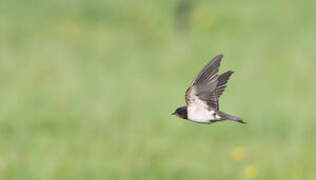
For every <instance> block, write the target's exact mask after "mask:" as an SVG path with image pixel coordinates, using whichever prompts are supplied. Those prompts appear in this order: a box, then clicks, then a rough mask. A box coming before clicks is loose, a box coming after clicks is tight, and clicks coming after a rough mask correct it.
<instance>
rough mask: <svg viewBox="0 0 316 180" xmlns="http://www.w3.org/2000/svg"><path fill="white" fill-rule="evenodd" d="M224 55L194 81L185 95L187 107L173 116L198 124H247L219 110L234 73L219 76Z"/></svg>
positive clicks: (203, 70) (212, 61) (218, 57)
mask: <svg viewBox="0 0 316 180" xmlns="http://www.w3.org/2000/svg"><path fill="white" fill-rule="evenodd" d="M222 58H223V55H218V56H216V57H214V58H213V59H212V60H211V61H210V62H209V63H208V64H207V65H206V66H205V67H204V68H203V69H202V71H201V72H200V73H199V74H198V75H197V77H196V78H195V79H194V80H193V82H192V84H191V86H190V87H189V88H188V89H187V91H186V93H185V101H186V104H187V106H183V107H180V108H178V109H176V110H175V112H174V113H172V115H176V116H178V117H180V118H182V119H186V120H190V121H193V122H198V123H207V124H210V123H214V122H218V121H224V120H230V121H235V122H239V123H245V122H244V121H243V120H242V119H241V118H239V117H236V116H232V115H229V114H227V113H224V112H222V111H220V110H219V104H218V100H219V97H220V96H221V95H222V94H223V92H224V90H225V88H226V86H227V85H226V84H227V81H228V79H229V77H230V76H231V75H232V74H233V71H227V72H225V73H223V74H221V75H218V68H219V65H220V63H221V61H222Z"/></svg>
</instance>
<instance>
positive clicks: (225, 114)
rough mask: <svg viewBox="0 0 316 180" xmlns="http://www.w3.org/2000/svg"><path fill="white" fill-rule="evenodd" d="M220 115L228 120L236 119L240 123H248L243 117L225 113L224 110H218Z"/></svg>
mask: <svg viewBox="0 0 316 180" xmlns="http://www.w3.org/2000/svg"><path fill="white" fill-rule="evenodd" d="M218 115H219V116H220V117H221V118H223V119H226V120H231V121H235V122H239V123H243V124H246V122H245V121H243V120H242V119H241V118H239V117H236V116H232V115H229V114H227V113H224V112H221V111H219V112H218Z"/></svg>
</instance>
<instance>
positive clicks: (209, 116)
mask: <svg viewBox="0 0 316 180" xmlns="http://www.w3.org/2000/svg"><path fill="white" fill-rule="evenodd" d="M194 93H195V92H194V90H192V91H191V96H190V97H191V98H190V100H191V101H192V102H191V103H190V104H189V105H188V107H187V111H188V119H189V120H191V121H195V122H200V123H210V122H211V121H212V120H216V119H218V118H219V116H218V115H216V114H215V111H214V110H209V107H208V105H207V104H206V103H205V102H204V101H201V100H200V99H199V98H198V97H197V96H195V95H194Z"/></svg>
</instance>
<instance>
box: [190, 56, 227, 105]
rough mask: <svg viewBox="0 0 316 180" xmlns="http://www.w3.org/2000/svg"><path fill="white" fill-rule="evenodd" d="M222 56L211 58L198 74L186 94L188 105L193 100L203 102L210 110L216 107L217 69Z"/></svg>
mask: <svg viewBox="0 0 316 180" xmlns="http://www.w3.org/2000/svg"><path fill="white" fill-rule="evenodd" d="M222 58H223V55H218V56H216V57H215V58H213V59H212V60H211V61H210V62H209V63H208V64H207V65H206V66H205V67H204V68H203V69H202V71H201V72H200V73H199V74H198V76H197V77H196V78H195V80H194V81H193V82H192V85H191V87H190V88H189V89H188V90H187V92H186V102H187V104H188V105H189V104H190V102H193V100H194V99H196V98H199V99H200V100H201V101H205V102H206V104H207V105H208V106H209V107H210V108H215V109H216V107H217V96H216V87H217V82H218V80H217V79H218V74H217V73H218V68H219V65H220V63H221V60H222Z"/></svg>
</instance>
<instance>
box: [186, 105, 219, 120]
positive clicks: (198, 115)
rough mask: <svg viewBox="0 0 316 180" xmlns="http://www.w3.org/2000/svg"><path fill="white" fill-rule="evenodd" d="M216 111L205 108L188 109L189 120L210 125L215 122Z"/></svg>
mask: <svg viewBox="0 0 316 180" xmlns="http://www.w3.org/2000/svg"><path fill="white" fill-rule="evenodd" d="M213 114H214V111H209V110H207V109H204V108H198V107H194V106H193V107H188V119H189V120H191V121H196V122H202V123H203V122H204V123H209V122H210V121H211V120H214V116H213Z"/></svg>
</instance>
